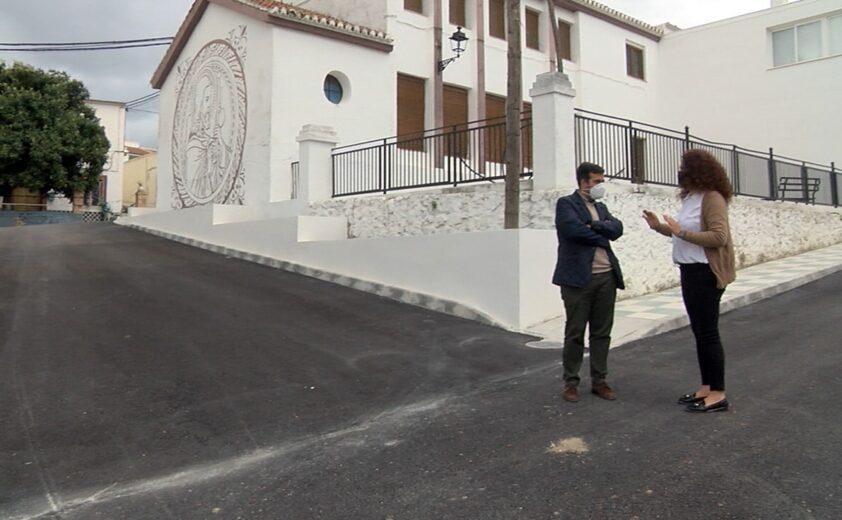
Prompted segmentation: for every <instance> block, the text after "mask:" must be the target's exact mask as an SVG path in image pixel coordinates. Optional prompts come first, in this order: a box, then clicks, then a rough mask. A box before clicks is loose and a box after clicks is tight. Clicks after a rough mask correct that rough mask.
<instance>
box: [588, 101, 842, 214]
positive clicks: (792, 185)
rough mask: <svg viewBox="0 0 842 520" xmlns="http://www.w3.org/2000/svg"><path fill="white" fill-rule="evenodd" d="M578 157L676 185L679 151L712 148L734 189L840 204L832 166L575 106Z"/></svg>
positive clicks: (609, 171)
mask: <svg viewBox="0 0 842 520" xmlns="http://www.w3.org/2000/svg"><path fill="white" fill-rule="evenodd" d="M575 138H576V163H577V164H578V163H579V162H581V161H591V162H595V163H598V164H600V165H601V166H602V167H603V168H605V171H606V175H607V176H609V177H615V178H621V179H627V180H630V181H631V182H634V183H639V184H644V183H646V184H662V185H667V186H675V185H676V184H677V182H678V178H677V172H678V166H679V163H680V162H681V155H682V154H683V153H684V151H685V150H688V149H690V148H700V149H703V150H706V151H708V152H710V153H711V154H713V155H714V156H715V157H716V158H717V159H718V160H719V162H720V163H722V165H723V166H724V167H725V170H726V171H727V172H728V175H729V176H730V177H731V184H732V185H733V187H734V193H736V194H738V195H744V196H749V197H760V198H764V199H770V200H790V201H797V202H807V203H814V204H824V205H832V206H838V205H839V192H840V187H842V178H840V172H839V171H838V170H836V165H835V163H831V164H830V166H827V165H822V164H816V163H812V162H809V161H803V160H799V159H793V158H790V157H783V156H780V155H775V153H774V151H773V150H772V149H771V148H770V149H769V151H768V152H759V151H757V150H749V149H747V148H742V147H739V146H737V145H734V144H726V143H717V142H714V141H708V140H706V139H702V138H700V137H697V136H694V135H691V134H690V129H689V128H688V127H685V128H684V131H678V130H671V129H669V128H663V127H659V126H655V125H649V124H645V123H639V122H637V121H631V120H628V119H622V118H618V117H614V116H608V115H605V114H599V113H596V112H590V111H588V110H581V109H576V115H575Z"/></svg>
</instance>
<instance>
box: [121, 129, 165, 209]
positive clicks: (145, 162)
mask: <svg viewBox="0 0 842 520" xmlns="http://www.w3.org/2000/svg"><path fill="white" fill-rule="evenodd" d="M126 155H127V157H128V160H127V161H126V162H125V163H124V164H123V204H124V205H125V206H127V207H133V206H135V207H154V206H155V196H156V192H157V173H158V152H157V151H156V150H153V149H151V148H144V147H141V146H133V145H131V144H129V145H127V146H126ZM139 189H140V190H141V193H142V198H143V199H145V202H142V201H141V205H138V201H137V199H136V197H137V194H138V190H139Z"/></svg>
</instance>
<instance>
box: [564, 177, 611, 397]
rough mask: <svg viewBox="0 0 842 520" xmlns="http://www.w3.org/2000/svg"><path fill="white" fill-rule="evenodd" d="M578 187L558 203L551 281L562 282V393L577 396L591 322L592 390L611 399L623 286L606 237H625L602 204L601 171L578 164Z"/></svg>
mask: <svg viewBox="0 0 842 520" xmlns="http://www.w3.org/2000/svg"><path fill="white" fill-rule="evenodd" d="M576 181H577V182H578V184H579V189H578V190H576V191H574V192H573V194H572V195H568V196H566V197H561V198H560V199H558V202H557V203H556V210H555V226H556V234H557V235H558V261H557V262H556V267H555V273H554V274H553V283H554V284H555V285H560V286H561V298H562V300H564V310H565V312H566V313H567V322H566V324H565V328H564V352H563V354H562V359H563V363H564V391H563V392H562V397H563V398H564V399H565V400H566V401H570V402H574V403H575V402H576V401H578V400H579V368H580V367H581V366H582V358H583V356H584V352H585V326H586V325H589V326H590V353H591V360H590V365H591V367H590V368H591V392H593V393H594V394H596V395H597V396H599V397H601V398H603V399H608V400H609V401H613V400H614V399H616V398H617V395H616V393H615V392H614V390H613V389H612V388H611V387H610V386H609V385H608V383H607V382H606V378H607V376H608V348H609V346H610V343H611V327H612V325H613V324H614V301H615V300H616V297H617V289H618V288H619V289H624V288H625V285H624V284H623V274H622V272H621V271H620V263H619V262H618V261H617V257H616V256H614V253H613V252H612V251H611V244H610V241H612V240H617V239H618V238H620V237H621V236H622V235H623V223H622V222H620V221H619V220H617V219H616V218H614V217H613V216H611V213H609V212H608V208H607V207H606V206H605V204H603V203H601V202H597V201H598V200H599V199H601V198H602V197H603V196H604V195H605V186H604V185H603V182H605V170H603V169H602V167H600V166H598V165H596V164H593V163H588V162H583V163H582V164H580V165H579V167H578V168H576Z"/></svg>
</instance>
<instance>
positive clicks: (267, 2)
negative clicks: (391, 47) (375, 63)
mask: <svg viewBox="0 0 842 520" xmlns="http://www.w3.org/2000/svg"><path fill="white" fill-rule="evenodd" d="M236 1H237V2H239V3H241V4H243V5H248V6H251V7H255V8H257V9H260V10H262V11H265V12H267V13H269V14H270V15H272V16H275V17H278V18H286V19H288V20H293V21H297V22H302V23H307V24H311V25H318V26H321V27H324V28H327V29H330V30H334V31H337V32H345V33H351V34H354V35H355V36H363V37H366V38H371V39H373V40H379V41H382V42H384V43H391V42H392V38H390V37H389V36H388V35H387V34H386V33H385V32H383V31H378V30H376V29H371V28H369V27H363V26H361V25H357V24H354V23H351V22H346V21H345V20H341V19H339V18H336V17H334V16H330V15H326V14H323V13H319V12H316V11H311V10H309V9H303V8H301V7H297V6H294V5H292V4H288V3H286V2H279V1H277V0H236Z"/></svg>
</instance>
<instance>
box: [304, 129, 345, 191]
mask: <svg viewBox="0 0 842 520" xmlns="http://www.w3.org/2000/svg"><path fill="white" fill-rule="evenodd" d="M296 141H298V168H299V171H298V199H299V200H302V201H305V202H315V201H319V200H328V199H330V198H331V197H332V196H333V161H332V159H331V150H332V149H333V147H334V146H336V143H338V142H339V137H338V136H337V135H336V131H335V130H334V129H333V128H332V127H330V126H322V125H304V126H303V127H301V132H299V134H298V137H297V138H296Z"/></svg>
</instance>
